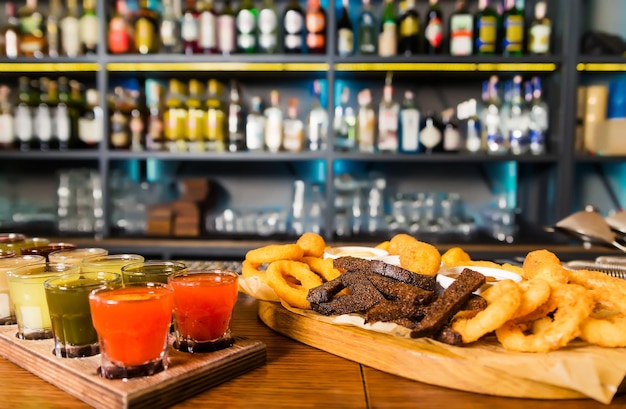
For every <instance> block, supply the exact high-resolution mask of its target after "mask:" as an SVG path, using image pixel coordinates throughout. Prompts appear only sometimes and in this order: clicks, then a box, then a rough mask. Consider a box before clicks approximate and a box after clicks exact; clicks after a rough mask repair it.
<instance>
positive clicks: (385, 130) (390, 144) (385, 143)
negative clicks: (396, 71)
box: [377, 74, 400, 153]
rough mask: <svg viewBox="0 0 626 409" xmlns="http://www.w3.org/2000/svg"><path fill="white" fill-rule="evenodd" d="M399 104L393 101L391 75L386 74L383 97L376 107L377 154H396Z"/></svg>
mask: <svg viewBox="0 0 626 409" xmlns="http://www.w3.org/2000/svg"><path fill="white" fill-rule="evenodd" d="M399 115H400V104H398V102H397V101H394V99H393V86H392V85H391V74H387V77H386V79H385V86H384V87H383V97H382V99H381V101H380V104H379V105H378V141H377V150H378V151H379V152H391V153H395V152H398V121H399Z"/></svg>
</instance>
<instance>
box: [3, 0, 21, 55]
mask: <svg viewBox="0 0 626 409" xmlns="http://www.w3.org/2000/svg"><path fill="white" fill-rule="evenodd" d="M4 11H5V14H6V18H7V21H6V24H5V25H4V26H3V27H2V31H1V32H0V56H2V57H7V58H17V57H18V56H19V55H20V52H21V49H20V34H21V31H20V22H19V20H18V19H17V16H16V15H15V3H13V2H10V1H9V2H7V3H6V5H5V6H4Z"/></svg>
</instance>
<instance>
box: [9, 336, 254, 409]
mask: <svg viewBox="0 0 626 409" xmlns="http://www.w3.org/2000/svg"><path fill="white" fill-rule="evenodd" d="M16 332H17V327H16V326H15V325H10V326H6V327H0V355H1V356H3V357H4V358H6V359H8V360H9V361H12V362H13V363H15V364H17V365H18V366H20V367H22V368H24V369H26V370H28V371H30V372H32V373H33V374H35V375H37V376H38V377H40V378H41V379H43V380H45V381H47V382H50V383H51V384H53V385H55V386H56V387H58V388H59V389H62V390H64V391H65V392H67V393H69V394H71V395H73V396H75V397H76V398H78V399H80V400H82V401H83V402H85V403H87V404H89V405H91V406H93V407H95V408H103V409H104V408H106V409H111V408H141V407H146V408H161V407H168V406H171V405H172V404H174V403H176V402H180V401H182V400H185V399H187V398H189V397H191V396H194V395H196V394H198V393H200V392H202V391H204V390H207V389H209V388H211V387H213V386H216V385H218V384H220V383H222V382H225V381H228V380H230V379H232V378H235V377H237V376H239V375H242V374H244V373H246V372H248V371H250V370H252V369H254V368H257V367H259V366H262V365H264V364H265V361H266V348H265V344H263V343H262V342H261V341H255V340H249V339H246V338H240V337H237V338H236V341H235V344H234V345H233V346H232V347H230V348H227V349H224V350H221V351H217V352H211V353H206V354H188V353H183V352H179V351H177V350H175V349H174V348H171V347H170V350H169V361H170V364H169V367H168V368H167V370H165V371H163V372H160V373H158V374H156V375H153V376H149V377H143V378H134V379H129V380H128V381H122V380H110V379H104V378H102V377H100V376H99V375H98V374H97V370H98V367H99V366H100V355H96V356H92V357H87V358H57V357H56V356H54V355H53V354H52V349H53V341H52V340H42V341H26V340H21V339H18V338H17V337H16V336H15V334H16ZM172 342H173V340H170V346H171V345H172Z"/></svg>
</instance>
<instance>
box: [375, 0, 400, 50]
mask: <svg viewBox="0 0 626 409" xmlns="http://www.w3.org/2000/svg"><path fill="white" fill-rule="evenodd" d="M397 53H398V31H397V23H396V9H395V6H394V3H393V0H385V5H384V8H383V14H382V17H381V21H380V32H379V33H378V55H379V56H381V57H391V56H394V55H396V54H397Z"/></svg>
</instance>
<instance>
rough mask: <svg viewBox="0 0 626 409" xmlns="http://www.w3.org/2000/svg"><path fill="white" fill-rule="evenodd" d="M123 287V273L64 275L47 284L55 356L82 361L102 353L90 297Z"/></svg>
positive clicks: (52, 279)
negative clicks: (99, 290)
mask: <svg viewBox="0 0 626 409" xmlns="http://www.w3.org/2000/svg"><path fill="white" fill-rule="evenodd" d="M103 286H109V287H111V288H116V287H117V288H119V287H122V275H121V274H120V273H110V272H95V273H93V272H92V273H84V272H83V273H74V274H64V275H61V276H58V277H55V278H50V279H48V280H46V281H45V282H44V289H45V293H46V300H47V302H48V310H49V311H50V320H51V322H52V334H53V337H54V349H53V353H54V355H56V356H58V357H62V358H78V357H85V356H92V355H96V354H98V353H99V351H100V350H99V348H98V334H97V333H96V330H95V328H94V327H93V322H92V320H91V309H90V308H89V293H90V292H91V291H92V290H95V289H96V288H99V287H103Z"/></svg>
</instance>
